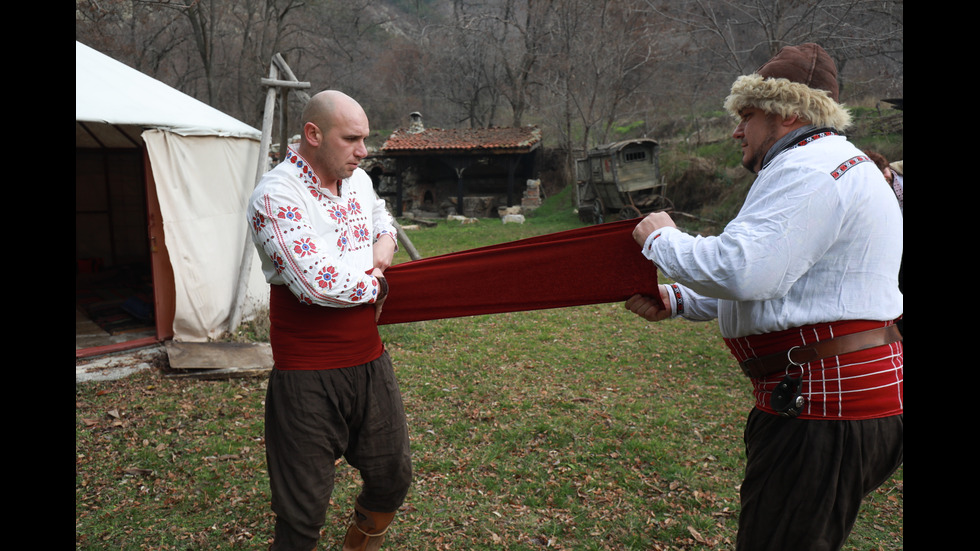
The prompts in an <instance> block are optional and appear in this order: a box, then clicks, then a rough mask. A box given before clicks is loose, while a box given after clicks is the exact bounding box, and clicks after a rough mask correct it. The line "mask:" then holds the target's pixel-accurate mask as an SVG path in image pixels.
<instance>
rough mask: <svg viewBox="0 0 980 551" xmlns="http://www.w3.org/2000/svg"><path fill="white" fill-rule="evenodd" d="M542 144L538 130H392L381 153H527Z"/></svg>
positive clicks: (535, 128) (525, 128)
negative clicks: (414, 131)
mask: <svg viewBox="0 0 980 551" xmlns="http://www.w3.org/2000/svg"><path fill="white" fill-rule="evenodd" d="M540 143H541V129H539V128H537V127H534V126H525V127H521V128H460V129H448V130H443V129H441V128H427V129H425V130H423V131H421V132H418V133H412V132H409V131H408V130H405V129H398V130H395V132H394V133H392V134H391V136H390V137H389V138H388V140H387V141H386V142H385V144H384V145H383V146H381V152H382V153H385V154H399V153H402V154H408V153H423V152H424V153H469V154H473V153H487V154H501V153H528V152H530V151H532V150H534V149H535V148H536V147H537V146H538V145H539V144H540Z"/></svg>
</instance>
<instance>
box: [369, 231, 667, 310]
mask: <svg viewBox="0 0 980 551" xmlns="http://www.w3.org/2000/svg"><path fill="white" fill-rule="evenodd" d="M637 222H638V221H637V220H622V221H618V222H610V223H606V224H598V225H595V226H587V227H584V228H577V229H574V230H568V231H563V232H557V233H552V234H547V235H542V236H538V237H531V238H528V239H521V240H518V241H511V242H508V243H502V244H500V245H491V246H488V247H480V248H477V249H470V250H467V251H461V252H458V253H450V254H446V255H441V256H435V257H432V258H424V259H421V260H415V261H411V262H405V263H402V264H396V265H394V266H391V267H390V268H388V269H387V270H386V271H385V277H386V278H387V280H388V287H389V289H390V290H389V295H388V298H387V299H386V300H385V303H384V307H383V308H382V311H381V318H380V319H379V320H378V324H379V325H384V324H394V323H406V322H412V321H421V320H430V319H441V318H453V317H461V316H473V315H478V314H499V313H502V312H517V311H524V310H541V309H545V308H561V307H566V306H580V305H583V304H600V303H606V302H617V301H625V300H626V299H628V298H629V297H631V296H633V295H634V294H643V295H648V296H651V297H654V298H655V299H656V300H658V301H659V300H660V292H659V291H658V288H657V268H656V266H654V264H653V263H652V262H650V261H649V260H647V259H646V258H644V256H643V254H642V253H641V252H640V247H639V246H638V245H637V244H636V242H635V241H634V240H633V236H632V233H633V228H635V227H636V224H637ZM662 304H663V303H662V302H661V305H662Z"/></svg>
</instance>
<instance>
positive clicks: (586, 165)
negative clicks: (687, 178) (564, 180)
mask: <svg viewBox="0 0 980 551" xmlns="http://www.w3.org/2000/svg"><path fill="white" fill-rule="evenodd" d="M659 156H660V145H659V144H658V143H657V142H656V141H655V140H652V139H649V138H638V139H635V140H626V141H621V142H615V143H610V144H606V145H602V146H599V147H597V148H595V149H593V150H591V151H589V153H588V155H587V156H586V157H585V158H584V159H579V160H578V161H577V162H576V172H577V180H578V182H577V186H576V191H577V193H576V201H577V206H578V214H579V218H580V219H581V220H582V221H583V222H586V223H589V224H601V223H602V222H603V221H605V220H606V219H607V218H608V219H612V217H617V218H618V219H625V218H637V217H640V216H642V215H643V214H645V213H650V212H655V211H661V210H663V211H670V210H673V208H674V205H673V203H671V201H670V199H668V198H667V196H666V193H665V191H666V187H667V185H666V184H665V183H664V182H663V181H662V180H661V179H660V159H659Z"/></svg>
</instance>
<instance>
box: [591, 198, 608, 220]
mask: <svg viewBox="0 0 980 551" xmlns="http://www.w3.org/2000/svg"><path fill="white" fill-rule="evenodd" d="M591 211H592V223H593V224H601V223H603V222H605V221H606V220H605V218H606V216H605V215H606V207H605V205H603V204H602V199H599V198H598V197H596V198H595V201H593V203H592V209H591Z"/></svg>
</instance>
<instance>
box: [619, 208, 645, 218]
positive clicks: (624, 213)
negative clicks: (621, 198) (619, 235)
mask: <svg viewBox="0 0 980 551" xmlns="http://www.w3.org/2000/svg"><path fill="white" fill-rule="evenodd" d="M640 216H641V214H640V209H638V208H636V207H635V206H633V205H626V206H625V207H623V208H621V209H620V210H619V219H620V220H629V219H630V218H639V217H640Z"/></svg>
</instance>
